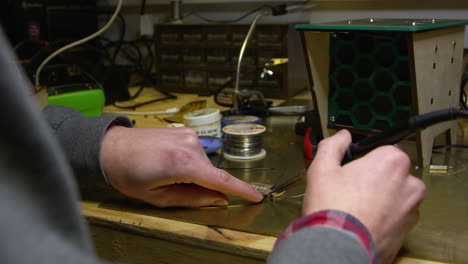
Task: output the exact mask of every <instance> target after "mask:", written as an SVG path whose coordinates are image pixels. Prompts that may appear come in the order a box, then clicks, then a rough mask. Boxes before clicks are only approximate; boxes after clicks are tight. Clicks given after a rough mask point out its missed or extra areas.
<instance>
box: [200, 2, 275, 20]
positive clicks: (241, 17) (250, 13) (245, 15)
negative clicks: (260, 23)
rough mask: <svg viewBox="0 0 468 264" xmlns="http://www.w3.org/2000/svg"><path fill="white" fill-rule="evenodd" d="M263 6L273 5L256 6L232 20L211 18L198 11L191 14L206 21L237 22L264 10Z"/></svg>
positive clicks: (269, 6)
mask: <svg viewBox="0 0 468 264" xmlns="http://www.w3.org/2000/svg"><path fill="white" fill-rule="evenodd" d="M263 8H272V6H271V5H261V6H259V7H257V8H254V9H252V10H250V11H249V12H247V13H245V14H243V15H241V16H240V17H238V18H235V19H230V20H215V19H210V18H206V17H204V16H202V15H200V14H198V13H197V12H193V13H191V15H194V16H196V17H198V18H200V19H201V20H203V21H205V22H208V23H235V22H239V21H241V20H242V19H244V18H246V17H248V16H250V15H252V14H254V13H255V12H258V11H260V10H262V9H263Z"/></svg>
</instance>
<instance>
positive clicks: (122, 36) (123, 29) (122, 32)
mask: <svg viewBox="0 0 468 264" xmlns="http://www.w3.org/2000/svg"><path fill="white" fill-rule="evenodd" d="M118 18H119V20H120V23H121V24H120V25H121V28H120V37H119V42H117V43H118V44H117V47H116V48H115V51H114V55H113V56H112V63H113V64H114V65H115V64H116V61H117V55H118V54H119V51H120V48H121V45H122V43H123V41H124V39H125V32H126V31H127V24H126V22H125V18H124V17H123V16H122V15H121V14H119V15H118Z"/></svg>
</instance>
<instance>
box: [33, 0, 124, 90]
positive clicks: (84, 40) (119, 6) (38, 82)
mask: <svg viewBox="0 0 468 264" xmlns="http://www.w3.org/2000/svg"><path fill="white" fill-rule="evenodd" d="M122 1H123V0H118V2H117V6H116V8H115V11H114V13H113V14H112V16H111V18H110V19H109V21H107V23H106V24H105V25H104V26H103V27H102V28H101V29H100V30H98V31H96V32H95V33H94V34H91V35H89V36H87V37H85V38H82V39H80V40H77V41H75V42H73V43H70V44H68V45H66V46H64V47H62V48H60V49H58V50H56V51H55V52H54V53H52V54H51V55H50V56H49V57H47V58H46V59H45V60H44V61H43V62H42V63H41V64H40V65H39V67H37V70H36V75H35V79H34V83H35V85H36V86H39V85H40V78H39V77H40V74H41V71H42V69H43V68H44V66H45V65H46V64H47V63H48V62H49V61H51V60H52V59H53V58H55V57H56V56H57V55H59V54H60V53H62V52H64V51H66V50H68V49H71V48H73V47H76V46H78V45H80V44H83V43H85V42H87V41H89V40H91V39H93V38H95V37H97V36H99V35H101V34H102V33H103V32H104V31H105V30H106V29H107V28H109V27H110V25H111V24H112V23H113V22H114V20H115V18H116V17H117V15H118V14H119V12H120V9H121V7H122Z"/></svg>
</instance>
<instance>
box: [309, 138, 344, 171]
mask: <svg viewBox="0 0 468 264" xmlns="http://www.w3.org/2000/svg"><path fill="white" fill-rule="evenodd" d="M349 144H351V134H350V133H349V131H348V130H345V129H342V130H340V131H338V132H337V133H336V134H335V135H333V136H331V137H329V138H326V139H324V140H322V141H320V143H319V145H318V149H317V154H316V156H315V159H314V163H319V164H320V166H324V167H328V166H341V161H342V160H343V157H344V155H345V153H346V151H347V149H348V147H349Z"/></svg>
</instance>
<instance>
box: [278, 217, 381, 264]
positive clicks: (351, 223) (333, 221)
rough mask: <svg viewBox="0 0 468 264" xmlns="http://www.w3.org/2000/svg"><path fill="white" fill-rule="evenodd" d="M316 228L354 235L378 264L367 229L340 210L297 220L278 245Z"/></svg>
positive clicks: (374, 262) (375, 263) (280, 238)
mask: <svg viewBox="0 0 468 264" xmlns="http://www.w3.org/2000/svg"><path fill="white" fill-rule="evenodd" d="M314 226H330V227H334V228H337V229H341V230H345V231H348V232H352V233H354V234H355V235H356V236H357V238H358V239H359V241H361V243H362V245H363V246H364V247H365V249H366V250H367V252H368V253H369V258H370V262H371V263H372V264H377V258H376V249H375V245H374V242H373V241H372V237H371V235H370V233H369V231H367V228H366V227H365V226H364V225H363V224H362V223H361V222H359V220H357V219H356V218H355V217H354V216H352V215H350V214H347V213H345V212H342V211H338V210H323V211H319V212H315V213H313V214H310V215H307V216H304V217H302V218H299V219H297V220H295V221H294V222H292V223H291V224H290V225H289V227H288V228H287V229H286V230H285V231H284V232H283V233H282V234H281V235H280V236H279V237H278V240H277V241H276V244H278V243H280V242H281V241H282V240H284V239H285V238H286V237H288V236H289V235H291V234H293V233H295V232H297V231H299V230H301V229H303V228H307V227H314Z"/></svg>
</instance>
